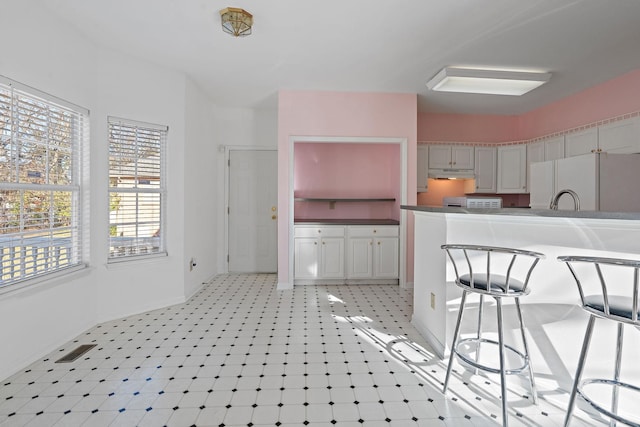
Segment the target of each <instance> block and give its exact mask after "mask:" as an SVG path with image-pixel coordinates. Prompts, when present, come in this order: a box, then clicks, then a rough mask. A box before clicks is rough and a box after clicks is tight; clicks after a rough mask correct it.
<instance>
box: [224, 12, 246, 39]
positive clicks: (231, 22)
mask: <svg viewBox="0 0 640 427" xmlns="http://www.w3.org/2000/svg"><path fill="white" fill-rule="evenodd" d="M220 19H221V20H222V31H224V32H225V33H229V34H231V35H232V36H235V37H244V36H248V35H249V34H251V26H252V25H253V15H252V14H250V13H249V12H247V11H246V10H244V9H240V8H237V7H225V8H224V9H222V10H221V11H220Z"/></svg>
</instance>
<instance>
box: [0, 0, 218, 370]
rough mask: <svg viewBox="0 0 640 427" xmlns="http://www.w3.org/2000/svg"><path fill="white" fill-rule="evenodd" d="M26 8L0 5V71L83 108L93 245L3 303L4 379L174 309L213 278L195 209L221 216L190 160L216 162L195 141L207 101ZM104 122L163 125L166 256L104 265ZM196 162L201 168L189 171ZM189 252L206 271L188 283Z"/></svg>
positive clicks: (212, 233)
mask: <svg viewBox="0 0 640 427" xmlns="http://www.w3.org/2000/svg"><path fill="white" fill-rule="evenodd" d="M34 3H35V2H24V1H21V0H5V1H3V4H2V12H1V13H0V39H1V40H11V42H10V43H5V44H3V51H2V54H1V55H0V74H2V75H4V76H6V77H9V78H11V79H14V80H16V81H19V82H20V83H23V84H26V85H29V86H32V87H34V88H37V89H39V90H41V91H44V92H47V93H50V94H52V95H54V96H57V97H59V98H62V99H65V100H67V101H70V102H73V103H76V104H78V105H81V106H83V107H85V108H88V109H89V110H90V125H91V143H90V147H88V150H87V152H86V153H85V154H86V155H87V156H88V158H89V160H90V163H89V168H88V173H87V174H86V175H85V176H84V177H83V181H84V184H86V185H90V191H88V193H87V194H86V195H87V196H88V197H87V198H86V199H85V200H84V204H85V205H86V211H87V212H86V214H87V215H86V218H85V219H86V227H85V229H84V231H83V232H84V235H85V236H89V238H90V245H89V246H88V249H87V252H88V253H87V257H88V258H87V259H88V261H89V268H88V269H86V270H84V271H83V272H82V273H80V274H76V275H74V276H72V277H69V276H67V277H64V278H63V279H60V280H58V281H56V282H52V281H47V282H44V283H42V284H40V285H37V286H34V287H32V288H30V289H27V290H25V291H22V292H14V293H10V294H4V295H1V296H0V325H1V326H0V343H2V345H0V378H5V377H7V376H9V375H10V374H12V373H14V372H16V371H17V370H19V369H20V368H22V367H24V366H26V365H28V364H29V363H31V362H32V361H34V360H36V359H38V358H39V357H42V356H43V355H44V354H46V353H48V352H49V351H51V350H53V349H55V348H56V347H58V346H59V345H61V344H63V343H65V342H66V341H68V340H69V339H71V338H73V337H75V336H77V335H78V334H80V333H82V332H83V331H85V330H86V329H87V328H89V327H91V326H93V325H95V324H96V323H98V322H102V321H106V320H110V319H114V318H118V317H122V316H126V315H130V314H133V313H136V312H142V311H146V310H149V309H153V308H158V307H162V306H165V305H167V304H173V303H178V302H182V301H184V299H185V295H191V294H192V293H193V292H194V291H195V289H197V287H198V286H199V285H200V284H201V282H202V280H203V277H210V276H211V275H213V274H215V272H216V271H217V270H216V268H215V257H216V256H217V252H215V251H213V252H212V248H213V247H215V246H216V244H217V241H218V240H219V239H218V238H217V236H218V235H219V234H216V230H215V227H214V226H212V225H211V224H216V220H215V218H214V219H213V220H212V221H211V222H209V218H207V217H206V216H205V215H203V212H202V211H201V210H200V209H199V208H200V207H201V205H200V204H197V205H194V204H195V203H200V202H202V203H205V204H206V207H207V208H208V209H210V210H211V211H212V212H215V211H217V210H218V209H217V205H218V203H219V202H218V201H217V199H216V198H215V194H214V193H215V191H216V190H217V186H218V184H219V183H218V182H217V181H216V180H215V177H216V176H217V173H216V172H215V170H214V169H215V168H216V166H217V165H216V164H215V162H213V163H208V162H207V161H206V159H199V157H198V156H199V155H200V154H204V155H205V156H213V157H214V158H215V154H213V147H215V146H209V145H203V143H205V142H206V143H208V144H210V143H211V140H212V139H214V138H213V136H211V137H209V136H208V135H209V134H211V132H212V127H211V125H209V124H208V123H211V122H212V119H211V114H213V113H214V112H213V110H212V108H213V107H212V106H210V105H211V104H210V103H208V102H207V100H206V99H205V98H204V97H203V96H202V95H201V94H200V93H199V91H198V90H197V88H195V87H194V86H193V85H192V83H190V82H189V81H188V79H187V78H186V77H185V75H184V74H182V73H180V72H176V71H172V70H166V69H162V68H160V67H158V66H155V65H152V64H149V63H145V62H143V61H139V60H136V59H133V58H130V57H126V56H123V55H121V54H119V53H117V52H112V51H108V50H106V49H104V48H101V47H99V46H95V45H92V44H91V43H90V42H88V41H86V40H84V39H83V38H82V37H81V36H80V35H78V34H76V33H74V31H73V30H72V29H71V27H70V26H69V25H68V24H67V23H63V22H56V21H55V20H53V18H52V17H51V15H50V14H48V13H47V11H46V10H42V9H40V8H39V7H38V6H35V5H34ZM27 21H28V22H29V25H28V28H29V30H26V31H25V28H27V27H25V22H27ZM13 32H21V33H22V34H21V36H20V37H16V36H15V34H13ZM108 115H113V116H118V117H125V118H130V119H134V120H139V121H145V122H150V123H157V124H163V125H168V126H169V135H168V152H167V159H168V161H167V167H168V178H167V186H168V204H167V206H168V212H167V220H168V225H167V248H168V252H169V255H168V256H167V257H161V258H155V259H151V260H147V261H142V262H125V263H118V264H115V265H114V264H112V265H107V254H108V234H107V231H108V226H107V224H108V223H107V218H108V212H107V210H108V192H107V184H108V181H107V179H106V177H107V173H108V172H107V171H108V151H107V147H108V144H107V116H108ZM187 116H188V119H187ZM203 157H204V156H203ZM193 161H199V163H198V165H199V166H200V168H193V170H192V168H191V167H186V166H185V165H186V163H187V162H193ZM209 167H210V168H209ZM187 171H188V172H187ZM210 178H213V179H212V180H211V181H208V182H204V183H203V184H202V187H201V189H202V191H203V192H204V193H209V194H210V197H208V198H203V199H202V200H200V201H199V202H195V201H194V200H199V193H200V192H199V191H198V189H197V186H198V185H199V184H200V183H202V181H203V180H205V181H206V180H208V179H210ZM185 190H186V191H185ZM187 223H189V226H188V227H186V226H185V224H187ZM218 233H219V231H218ZM214 242H215V243H214ZM192 255H195V256H197V257H199V258H200V259H201V260H202V264H203V266H202V269H200V266H199V267H198V269H197V270H195V271H197V274H192V275H187V273H188V264H187V260H188V257H190V256H192ZM207 258H208V259H207ZM205 261H210V262H209V263H210V265H209V266H206V262H205Z"/></svg>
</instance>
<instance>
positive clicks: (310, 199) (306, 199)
mask: <svg viewBox="0 0 640 427" xmlns="http://www.w3.org/2000/svg"><path fill="white" fill-rule="evenodd" d="M294 201H296V202H333V203H335V202H395V201H396V199H395V198H393V197H390V198H361V197H359V198H344V199H339V198H316V197H296V198H295V199H294Z"/></svg>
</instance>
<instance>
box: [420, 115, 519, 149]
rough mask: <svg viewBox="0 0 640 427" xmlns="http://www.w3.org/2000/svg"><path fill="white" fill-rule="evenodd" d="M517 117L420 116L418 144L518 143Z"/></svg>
mask: <svg viewBox="0 0 640 427" xmlns="http://www.w3.org/2000/svg"><path fill="white" fill-rule="evenodd" d="M518 139H519V136H518V117H517V116H496V115H488V114H487V115H481V114H435V113H418V141H450V142H454V141H457V142H504V141H517V140H518Z"/></svg>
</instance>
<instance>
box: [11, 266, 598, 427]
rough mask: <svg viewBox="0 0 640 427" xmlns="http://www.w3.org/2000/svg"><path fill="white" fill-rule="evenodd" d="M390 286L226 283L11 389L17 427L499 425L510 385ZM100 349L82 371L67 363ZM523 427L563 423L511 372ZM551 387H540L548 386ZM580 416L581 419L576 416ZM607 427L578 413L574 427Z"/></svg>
mask: <svg viewBox="0 0 640 427" xmlns="http://www.w3.org/2000/svg"><path fill="white" fill-rule="evenodd" d="M411 306H412V294H411V291H410V290H409V291H405V290H402V289H399V288H398V287H397V286H389V285H359V286H353V285H351V286H301V287H296V288H295V289H294V290H288V291H278V290H276V276H275V275H269V274H229V275H222V276H218V277H216V278H215V279H214V280H212V282H211V283H209V284H207V285H206V286H205V287H204V288H203V289H202V290H201V291H199V292H198V293H197V294H196V295H195V296H194V297H193V298H191V299H190V300H189V301H188V302H186V303H184V304H180V305H176V306H171V307H167V308H164V309H160V310H155V311H151V312H148V313H144V314H140V315H135V316H131V317H127V318H124V319H120V320H115V321H112V322H108V323H104V324H101V325H98V326H96V327H94V328H92V329H90V330H89V331H87V332H86V333H84V334H82V335H81V336H79V337H78V338H77V339H75V340H73V341H71V342H69V343H67V344H65V345H64V346H62V347H61V348H60V349H58V350H57V351H55V352H53V353H51V354H49V355H48V356H47V357H46V358H44V359H42V360H40V361H38V362H36V363H33V364H32V365H31V366H29V367H28V368H27V369H25V370H23V371H22V372H20V373H18V374H16V375H14V376H13V377H10V378H7V379H6V380H4V381H2V382H1V383H0V425H2V426H4V425H7V426H23V425H27V426H54V425H55V426H80V425H85V426H91V427H96V426H107V425H110V426H136V425H138V426H165V425H166V426H192V425H195V426H304V425H311V426H329V427H330V426H439V425H444V426H496V425H501V420H500V413H501V412H500V400H499V397H498V396H499V391H500V387H499V383H498V382H497V381H498V378H497V377H496V378H492V377H487V376H484V375H472V373H470V372H469V371H466V370H464V369H463V368H462V367H461V366H460V365H456V368H455V371H454V375H453V377H452V379H451V381H450V391H449V392H448V393H447V395H446V396H444V395H443V394H442V393H441V391H440V390H441V387H442V385H441V384H442V381H443V379H444V375H445V372H446V364H445V362H443V361H441V360H439V359H438V358H437V357H435V356H434V355H433V353H432V352H431V350H430V349H429V347H428V345H427V344H426V343H425V342H424V340H423V339H422V338H421V337H420V335H419V334H418V333H417V332H416V330H415V329H414V328H413V326H412V325H411V324H410V318H411V312H412V307H411ZM81 344H97V346H96V347H95V348H93V349H92V350H90V351H89V352H87V353H86V354H85V355H84V356H82V357H81V358H80V359H78V360H76V361H75V362H72V363H64V364H61V363H58V364H56V363H54V362H55V361H56V360H57V359H59V358H60V357H62V356H63V355H65V354H66V353H68V352H69V351H71V350H73V349H74V348H76V347H77V346H79V345H81ZM508 381H509V395H508V401H509V406H510V410H509V418H510V419H509V421H510V425H511V426H534V425H537V426H545V427H546V426H560V425H561V424H562V419H563V415H564V410H563V409H564V408H560V407H558V406H556V405H554V404H551V403H549V402H548V401H546V400H545V399H544V398H543V399H540V400H541V401H540V403H539V404H538V405H532V404H531V402H530V397H529V396H528V389H527V387H526V382H525V381H519V380H518V379H517V378H513V377H509V379H508ZM539 388H540V385H539ZM577 412H580V411H577ZM587 425H595V424H594V421H593V420H591V419H590V418H584V419H578V418H576V419H575V421H574V423H573V424H572V426H574V427H575V426H587Z"/></svg>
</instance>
